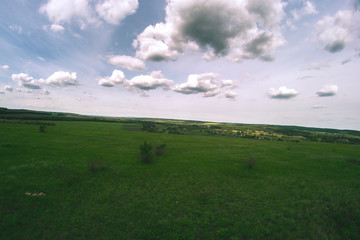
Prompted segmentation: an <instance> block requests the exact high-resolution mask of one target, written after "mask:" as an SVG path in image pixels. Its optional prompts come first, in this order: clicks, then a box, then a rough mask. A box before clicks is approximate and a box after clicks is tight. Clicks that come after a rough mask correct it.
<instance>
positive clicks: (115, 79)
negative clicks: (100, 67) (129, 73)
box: [99, 69, 125, 87]
mask: <svg viewBox="0 0 360 240" xmlns="http://www.w3.org/2000/svg"><path fill="white" fill-rule="evenodd" d="M124 81H125V75H124V73H123V72H122V71H120V70H117V69H115V70H114V71H113V72H112V74H111V76H110V77H104V78H100V79H99V85H100V86H103V87H114V86H116V85H120V84H123V83H124Z"/></svg>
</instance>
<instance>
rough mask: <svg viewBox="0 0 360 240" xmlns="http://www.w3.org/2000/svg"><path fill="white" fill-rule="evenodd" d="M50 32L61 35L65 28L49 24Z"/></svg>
mask: <svg viewBox="0 0 360 240" xmlns="http://www.w3.org/2000/svg"><path fill="white" fill-rule="evenodd" d="M50 30H51V31H53V32H58V33H63V32H64V31H65V28H64V27H63V26H61V25H59V24H51V26H50Z"/></svg>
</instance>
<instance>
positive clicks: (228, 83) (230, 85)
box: [221, 79, 237, 89]
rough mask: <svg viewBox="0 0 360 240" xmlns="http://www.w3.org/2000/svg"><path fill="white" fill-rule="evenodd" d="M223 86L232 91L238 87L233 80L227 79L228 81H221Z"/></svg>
mask: <svg viewBox="0 0 360 240" xmlns="http://www.w3.org/2000/svg"><path fill="white" fill-rule="evenodd" d="M221 86H222V87H227V88H230V89H233V88H236V87H237V85H236V83H235V82H234V81H233V80H230V79H226V80H221Z"/></svg>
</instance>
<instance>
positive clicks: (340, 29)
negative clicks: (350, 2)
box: [316, 10, 359, 53]
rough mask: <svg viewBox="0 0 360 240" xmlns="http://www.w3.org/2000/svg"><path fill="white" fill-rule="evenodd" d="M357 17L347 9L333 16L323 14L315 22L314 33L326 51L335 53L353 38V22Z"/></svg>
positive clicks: (357, 19)
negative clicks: (322, 16) (323, 15)
mask: <svg viewBox="0 0 360 240" xmlns="http://www.w3.org/2000/svg"><path fill="white" fill-rule="evenodd" d="M358 21H359V17H356V14H355V13H353V12H352V11H349V10H341V11H338V12H337V13H336V14H335V16H333V17H332V16H325V17H324V18H322V19H321V20H319V21H318V22H317V24H316V34H317V37H318V39H319V41H320V42H321V44H322V45H323V46H324V49H325V50H326V51H328V52H331V53H335V52H339V51H341V50H343V49H344V48H345V46H346V45H347V44H348V43H349V42H351V41H352V40H353V38H354V35H355V33H354V31H355V28H354V26H355V25H354V23H356V22H358Z"/></svg>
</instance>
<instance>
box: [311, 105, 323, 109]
mask: <svg viewBox="0 0 360 240" xmlns="http://www.w3.org/2000/svg"><path fill="white" fill-rule="evenodd" d="M312 108H313V109H323V108H326V105H322V104H316V105H314V106H312Z"/></svg>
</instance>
